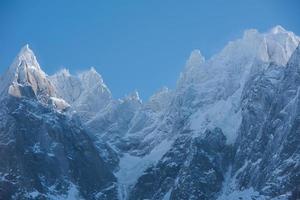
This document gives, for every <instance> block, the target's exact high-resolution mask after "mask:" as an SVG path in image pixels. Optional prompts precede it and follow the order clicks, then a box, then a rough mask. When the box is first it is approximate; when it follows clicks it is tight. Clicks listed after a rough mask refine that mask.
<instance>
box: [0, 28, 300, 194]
mask: <svg viewBox="0 0 300 200" xmlns="http://www.w3.org/2000/svg"><path fill="white" fill-rule="evenodd" d="M299 43H300V37H298V36H297V35H295V34H294V33H293V32H291V31H287V30H285V29H284V28H283V27H281V26H276V27H274V28H272V29H271V30H270V31H268V32H266V33H260V32H258V31H257V30H255V29H250V30H246V31H245V32H244V35H243V37H242V38H240V39H237V40H235V41H231V42H229V43H228V44H227V45H226V46H225V47H224V48H223V49H222V50H221V51H220V52H219V53H217V54H216V55H214V56H212V57H211V58H209V59H205V58H204V57H203V56H202V54H201V52H200V50H193V51H192V52H191V55H190V57H189V58H188V59H187V61H186V65H185V67H184V69H183V71H182V73H181V74H180V75H179V78H178V81H177V84H176V87H175V88H174V89H172V90H171V89H168V88H166V87H162V88H161V89H160V90H158V91H157V92H156V93H155V94H153V95H152V96H151V97H150V98H149V100H147V101H145V102H143V101H142V100H141V99H140V97H139V94H138V92H137V91H133V92H132V93H131V94H129V95H127V96H125V97H124V98H122V99H115V98H113V95H112V93H111V91H110V90H109V88H108V86H107V85H106V84H105V83H104V80H103V78H102V76H101V75H100V74H99V73H98V72H97V71H96V70H95V69H94V68H91V69H90V70H87V71H85V72H82V73H79V74H76V75H74V74H71V73H70V72H69V71H68V70H67V69H63V70H61V71H59V72H57V73H55V74H53V75H47V74H46V73H45V72H44V71H43V70H42V68H41V67H40V65H39V63H38V61H37V58H36V56H35V55H34V53H33V51H32V50H31V49H30V48H29V46H28V45H25V46H24V47H23V48H22V49H21V51H20V52H19V54H18V55H17V57H16V58H15V60H14V61H13V63H12V65H11V66H10V67H9V68H8V69H7V71H6V72H5V73H4V74H3V75H2V76H1V78H0V157H1V161H0V199H28V200H29V199H51V200H56V199H69V200H71V199H91V200H94V199H95V200H142V199H151V200H202V199H203V200H235V199H236V200H239V199H247V200H248V199H249V200H250V199H251V200H252V199H259V200H265V199H266V200H267V199H274V200H285V199H297V198H299V199H300V46H299Z"/></svg>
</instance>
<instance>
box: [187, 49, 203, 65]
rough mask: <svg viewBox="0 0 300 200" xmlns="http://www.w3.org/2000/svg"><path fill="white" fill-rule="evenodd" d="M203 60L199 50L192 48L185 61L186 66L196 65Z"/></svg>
mask: <svg viewBox="0 0 300 200" xmlns="http://www.w3.org/2000/svg"><path fill="white" fill-rule="evenodd" d="M204 62H205V58H204V56H202V54H201V51H200V50H199V49H194V50H193V51H192V52H191V54H190V57H189V59H188V60H187V62H186V68H191V67H198V66H200V65H201V64H202V63H204Z"/></svg>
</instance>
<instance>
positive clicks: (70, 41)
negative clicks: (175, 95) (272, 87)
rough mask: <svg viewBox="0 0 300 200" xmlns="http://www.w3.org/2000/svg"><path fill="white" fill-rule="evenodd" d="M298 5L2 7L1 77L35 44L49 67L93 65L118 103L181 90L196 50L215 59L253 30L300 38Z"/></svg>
mask: <svg viewBox="0 0 300 200" xmlns="http://www.w3.org/2000/svg"><path fill="white" fill-rule="evenodd" d="M299 13H300V1H298V0H264V1H263V0H243V1H241V0H206V1H205V0H203V1H200V0H197V1H196V0H187V1H180V0H178V1H171V0H151V1H146V0H130V1H125V0H119V1H117V0H116V1H101V0H94V1H92V0H86V1H79V0H78V1H77V0H64V1H61V0H51V1H39V0H26V1H22V0H19V1H17V0H2V1H0V74H3V73H4V71H5V70H6V68H7V67H8V66H9V65H10V64H11V62H12V60H13V58H14V57H15V56H16V54H17V53H18V51H19V49H20V48H21V47H22V46H23V45H25V44H26V43H29V45H30V47H31V48H32V49H33V50H34V52H35V53H36V55H37V57H38V60H39V62H40V64H41V66H42V68H43V69H44V70H45V71H46V72H47V73H48V74H52V73H54V72H55V71H57V70H59V69H61V68H63V67H66V68H69V69H70V71H71V72H73V73H76V72H78V71H82V70H84V69H88V68H90V67H91V66H94V67H95V68H96V69H97V71H98V72H99V73H100V74H101V75H102V76H103V78H104V81H105V82H106V83H107V85H108V87H109V88H110V89H111V91H112V93H113V95H114V97H122V96H124V95H125V94H128V93H130V92H131V91H133V90H135V89H136V90H138V91H139V93H140V96H142V98H143V99H146V98H148V97H149V96H150V95H151V94H152V93H153V92H155V91H156V90H158V89H159V88H160V87H162V86H168V87H170V88H174V87H175V84H176V80H177V78H178V76H179V73H180V71H182V69H183V66H184V63H185V60H186V59H187V57H188V56H189V54H190V52H191V51H192V50H193V49H196V48H197V49H200V50H201V52H202V54H203V55H204V56H205V57H206V58H209V57H210V56H212V55H213V54H215V53H217V52H218V51H220V49H222V47H223V46H224V45H225V44H226V43H227V42H228V41H229V40H233V39H235V38H238V37H241V35H242V33H243V31H244V30H245V29H248V28H257V29H258V30H259V31H267V30H268V29H270V28H271V27H273V26H275V25H277V24H280V25H282V26H283V27H284V28H286V29H287V30H291V31H293V32H295V33H296V34H298V35H299V34H300V20H299V17H300V16H299V15H300V14H299Z"/></svg>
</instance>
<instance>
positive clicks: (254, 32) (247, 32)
mask: <svg viewBox="0 0 300 200" xmlns="http://www.w3.org/2000/svg"><path fill="white" fill-rule="evenodd" d="M258 34H259V32H258V30H257V29H254V28H252V29H247V30H245V31H244V34H243V39H250V38H253V37H255V36H257V35H258Z"/></svg>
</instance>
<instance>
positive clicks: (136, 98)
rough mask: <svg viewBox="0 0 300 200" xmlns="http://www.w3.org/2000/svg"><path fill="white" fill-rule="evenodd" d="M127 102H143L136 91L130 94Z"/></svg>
mask: <svg viewBox="0 0 300 200" xmlns="http://www.w3.org/2000/svg"><path fill="white" fill-rule="evenodd" d="M125 99H126V100H130V101H139V102H142V100H141V99H140V95H139V93H138V91H137V90H134V91H133V92H132V93H130V94H129V95H127V96H126V97H125Z"/></svg>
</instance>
